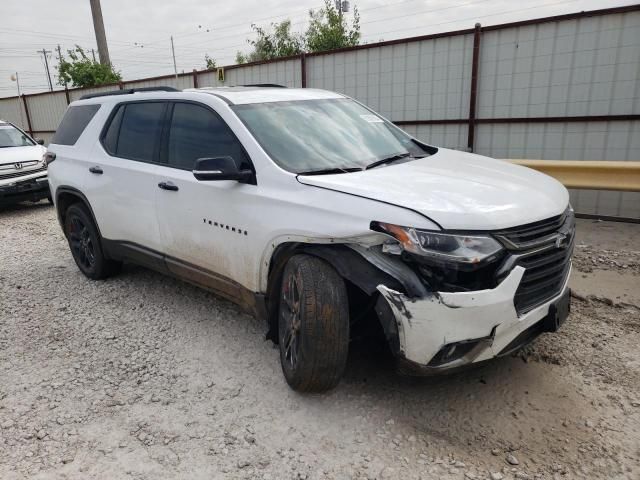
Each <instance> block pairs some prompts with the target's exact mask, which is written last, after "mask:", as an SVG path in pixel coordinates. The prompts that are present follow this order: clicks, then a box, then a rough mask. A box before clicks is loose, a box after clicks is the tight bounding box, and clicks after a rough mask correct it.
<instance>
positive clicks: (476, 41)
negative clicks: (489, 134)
mask: <svg viewBox="0 0 640 480" xmlns="http://www.w3.org/2000/svg"><path fill="white" fill-rule="evenodd" d="M481 28H482V27H481V26H480V24H479V23H476V27H475V31H474V32H473V58H472V60H471V94H470V95H469V133H468V137H467V148H468V149H469V151H470V152H473V145H474V141H475V135H476V104H477V96H478V62H479V60H480V34H481Z"/></svg>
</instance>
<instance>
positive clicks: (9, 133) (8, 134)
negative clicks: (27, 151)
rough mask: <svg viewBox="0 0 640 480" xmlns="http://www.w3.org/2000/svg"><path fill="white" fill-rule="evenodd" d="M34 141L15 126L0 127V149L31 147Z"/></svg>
mask: <svg viewBox="0 0 640 480" xmlns="http://www.w3.org/2000/svg"><path fill="white" fill-rule="evenodd" d="M33 145H35V143H33V141H32V140H31V139H30V138H29V137H28V136H27V135H25V134H24V133H22V132H21V131H20V130H18V129H17V128H15V127H14V126H13V125H0V148H5V147H31V146H33Z"/></svg>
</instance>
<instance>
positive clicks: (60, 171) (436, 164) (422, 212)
mask: <svg viewBox="0 0 640 480" xmlns="http://www.w3.org/2000/svg"><path fill="white" fill-rule="evenodd" d="M145 90H146V89H145ZM48 158H49V160H48V163H49V178H50V183H51V189H52V192H54V199H55V205H56V208H57V212H58V215H59V219H60V223H61V225H62V227H63V229H64V233H65V235H66V237H67V239H68V240H69V246H70V248H71V252H72V254H73V258H74V260H75V261H76V263H77V265H78V267H79V268H80V270H81V271H82V272H83V273H84V274H85V275H86V276H87V277H89V278H92V279H102V278H105V277H107V276H109V275H111V274H113V273H115V272H117V271H118V268H119V266H120V265H121V263H122V262H123V261H129V262H135V263H138V264H140V265H144V266H147V267H150V268H153V269H155V270H158V271H160V272H164V273H166V274H169V275H173V276H175V277H179V278H181V279H184V280H186V281H188V282H191V283H193V284H196V285H199V286H202V287H204V288H207V289H210V290H212V291H214V292H216V293H217V294H219V295H221V296H223V297H225V298H227V299H230V300H232V301H233V302H236V303H238V304H239V305H241V306H242V307H244V308H245V309H246V310H247V311H249V312H251V313H253V314H255V315H257V316H259V317H262V318H264V319H265V321H266V322H267V326H268V332H269V336H270V338H272V339H273V340H274V341H276V342H277V343H278V344H279V346H280V359H281V363H282V370H283V372H284V376H285V377H286V380H287V382H288V383H289V385H290V386H291V387H292V388H294V389H296V390H299V391H323V390H327V389H329V388H332V387H334V386H335V385H336V384H337V383H338V381H339V380H340V377H341V376H342V374H343V371H344V368H345V364H346V361H347V352H348V350H349V343H350V339H351V338H352V337H353V334H354V332H357V331H358V330H359V329H363V328H364V329H366V328H371V329H374V330H375V329H376V328H378V329H379V330H380V331H381V332H383V333H384V336H385V337H386V340H387V341H388V344H389V346H390V348H391V350H392V352H393V353H394V354H395V355H396V357H397V359H398V362H399V365H400V367H401V370H402V371H404V372H408V373H416V374H430V373H437V372H442V371H447V370H450V369H452V368H455V367H459V366H463V365H466V364H470V363H473V362H479V361H482V360H487V359H490V358H492V357H496V356H500V355H505V354H507V353H510V352H513V351H514V350H516V349H518V348H520V347H522V346H523V345H525V344H527V343H528V342H529V341H531V340H532V339H533V338H535V337H536V336H538V335H539V334H540V333H541V332H544V331H554V330H556V329H557V328H558V326H559V325H560V324H561V323H562V322H563V321H564V320H565V319H566V317H567V315H568V311H569V289H568V287H567V281H568V277H569V272H570V269H571V253H572V250H573V241H574V229H575V226H574V215H573V211H572V209H571V207H570V205H569V195H568V193H567V190H566V189H565V188H564V187H563V186H562V185H561V184H560V183H558V182H557V181H556V180H554V179H553V178H551V177H548V176H545V175H543V174H541V173H538V172H536V171H533V170H530V169H527V168H524V167H520V166H516V165H512V164H510V163H507V162H504V161H499V160H493V159H490V158H486V157H481V156H478V155H473V154H469V153H463V152H459V151H455V150H448V149H445V148H439V147H434V146H431V145H428V144H426V143H423V142H422V141H420V140H417V139H415V138H413V137H411V136H410V135H408V134H407V133H405V132H403V131H402V130H400V129H399V128H397V127H396V126H394V125H393V124H392V123H390V122H389V121H387V120H385V119H384V118H382V117H381V116H379V115H378V114H376V113H375V112H373V111H371V110H370V109H368V108H367V107H365V106H364V105H362V104H360V103H358V102H357V101H355V100H353V99H351V98H348V97H346V96H344V95H341V94H338V93H333V92H328V91H323V90H313V89H288V88H276V87H264V86H246V87H227V88H203V89H189V90H184V91H172V89H170V88H163V89H157V90H155V91H154V90H153V89H151V91H149V90H146V91H136V90H124V91H118V92H113V94H108V95H106V94H103V95H102V96H91V97H88V98H85V99H82V100H79V101H76V102H73V103H72V104H71V105H70V106H69V108H68V110H67V113H66V114H65V116H64V118H63V120H62V123H61V125H60V127H59V129H58V131H57V132H56V135H55V138H54V139H53V141H52V143H51V145H50V146H49V153H48Z"/></svg>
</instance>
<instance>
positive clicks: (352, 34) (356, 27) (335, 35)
mask: <svg viewBox="0 0 640 480" xmlns="http://www.w3.org/2000/svg"><path fill="white" fill-rule="evenodd" d="M304 39H305V46H306V49H307V51H309V52H322V51H326V50H335V49H336V48H343V47H353V46H355V45H358V43H360V13H359V12H358V8H357V7H356V6H354V7H353V20H352V23H351V27H349V24H348V21H347V18H346V17H345V16H344V15H341V14H340V12H338V10H337V9H336V7H335V5H334V4H333V2H332V1H331V0H324V7H323V8H321V9H320V10H317V11H313V10H309V27H308V28H307V31H306V32H305V34H304Z"/></svg>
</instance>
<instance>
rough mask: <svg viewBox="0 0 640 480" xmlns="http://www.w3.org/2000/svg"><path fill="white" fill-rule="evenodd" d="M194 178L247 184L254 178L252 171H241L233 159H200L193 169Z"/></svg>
mask: <svg viewBox="0 0 640 480" xmlns="http://www.w3.org/2000/svg"><path fill="white" fill-rule="evenodd" d="M193 176H194V177H196V178H197V179H198V180H204V181H212V180H235V181H237V182H240V183H247V182H249V181H251V179H252V178H253V172H252V171H251V170H240V169H239V168H238V165H236V162H235V160H234V159H233V158H231V157H213V158H199V159H198V160H196V166H195V167H194V169H193Z"/></svg>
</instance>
